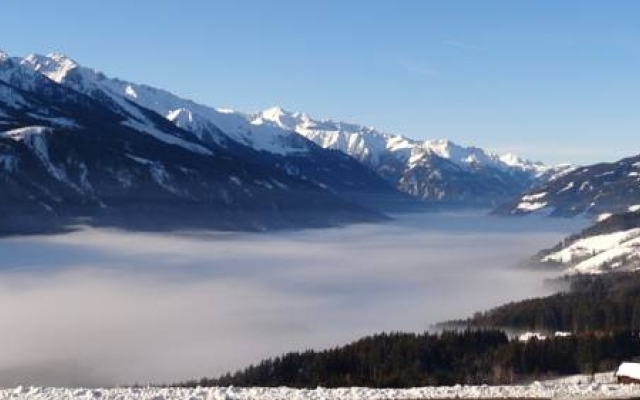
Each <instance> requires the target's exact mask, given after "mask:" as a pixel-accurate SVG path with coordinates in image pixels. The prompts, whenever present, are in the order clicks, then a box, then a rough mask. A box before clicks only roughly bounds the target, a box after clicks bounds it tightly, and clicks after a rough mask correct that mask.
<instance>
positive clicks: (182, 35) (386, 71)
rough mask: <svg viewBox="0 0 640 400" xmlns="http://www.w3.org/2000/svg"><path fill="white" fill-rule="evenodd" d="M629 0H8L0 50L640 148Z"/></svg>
mask: <svg viewBox="0 0 640 400" xmlns="http://www.w3.org/2000/svg"><path fill="white" fill-rule="evenodd" d="M639 15H640V2H635V1H609V2H605V1H597V2H592V1H578V0H575V1H542V0H538V1H526V2H525V1H511V2H508V1H438V2H436V1H412V0H405V1H399V0H396V1H392V0H389V1H365V0H352V1H344V0H342V1H340V0H324V1H315V2H312V1H299V0H298V1H294V0H271V1H258V0H255V1H246V0H234V1H225V2H222V1H215V0H183V1H181V2H176V1H164V0H155V1H145V0H136V1H132V0H110V1H108V2H97V1H86V0H64V1H59V2H52V1H39V0H34V1H28V2H27V1H6V2H3V4H2V23H0V38H1V39H0V48H1V49H3V50H5V51H7V52H9V53H10V54H12V55H16V56H24V55H27V54H29V53H33V52H38V53H49V52H52V51H61V52H64V53H66V54H68V55H69V56H71V57H72V58H75V59H76V60H78V61H79V62H80V63H82V64H84V65H87V66H91V67H94V68H97V69H100V70H102V71H104V72H105V73H107V74H108V75H111V76H118V77H122V78H126V79H128V80H133V81H136V82H141V83H149V84H152V85H157V86H160V87H163V88H166V89H169V90H171V91H174V92H176V93H178V94H181V95H183V96H185V97H189V98H193V99H194V100H197V101H200V102H203V103H206V104H209V105H213V106H217V107H231V108H235V109H239V110H243V111H256V110H260V109H263V108H267V107H269V106H272V105H281V106H283V107H284V108H287V109H291V110H298V111H305V112H308V113H309V114H311V115H313V116H317V117H324V118H334V119H343V120H347V121H351V122H359V123H363V124H367V125H373V126H376V127H378V128H381V129H383V130H386V131H389V132H393V133H400V134H403V135H406V136H409V137H413V138H449V139H452V140H454V141H457V142H460V143H462V144H467V145H477V146H480V147H486V148H488V149H492V150H496V151H513V152H516V153H519V154H522V155H524V156H527V157H530V158H533V159H539V160H542V161H545V162H564V161H570V162H576V163H589V162H596V161H604V160H614V159H617V158H620V157H623V156H628V155H633V154H635V153H640V112H639V111H640V107H639V106H640V23H638V16H639Z"/></svg>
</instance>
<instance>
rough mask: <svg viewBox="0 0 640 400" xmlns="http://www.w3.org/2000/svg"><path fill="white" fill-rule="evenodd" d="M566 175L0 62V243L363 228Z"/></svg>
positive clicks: (99, 76)
mask: <svg viewBox="0 0 640 400" xmlns="http://www.w3.org/2000/svg"><path fill="white" fill-rule="evenodd" d="M564 169H565V167H559V168H556V167H553V168H550V167H546V166H544V165H542V164H539V163H533V162H530V161H527V160H525V159H522V158H520V157H517V156H514V155H496V154H493V153H490V152H487V151H484V150H482V149H479V148H474V147H464V146H459V145H456V144H454V143H452V142H450V141H446V140H438V141H416V140H411V139H407V138H405V137H402V136H399V135H392V134H387V133H382V132H379V131H377V130H376V129H374V128H369V127H364V126H361V125H357V124H350V123H344V122H335V121H331V120H316V119H313V118H311V117H310V116H308V115H307V114H303V113H293V112H287V111H285V110H283V109H281V108H278V107H275V108H271V109H268V110H265V111H262V112H258V113H242V112H237V111H232V110H226V109H216V108H213V107H209V106H205V105H202V104H198V103H195V102H193V101H191V100H187V99H184V98H181V97H179V96H177V95H175V94H172V93H170V92H168V91H165V90H162V89H158V88H153V87H151V86H147V85H142V84H136V83H132V82H127V81H124V80H121V79H116V78H110V77H107V76H106V75H105V74H103V73H101V72H99V71H98V70H95V69H92V68H88V67H84V66H81V65H80V64H79V63H77V62H76V61H74V60H72V59H71V58H69V57H67V56H65V55H62V54H57V53H55V54H50V55H47V56H42V55H30V56H28V57H25V58H19V57H10V56H9V55H7V54H6V53H1V52H0V179H1V180H0V185H2V191H1V192H2V194H0V213H2V214H3V217H2V218H3V221H4V223H3V224H2V225H3V226H2V228H1V229H2V230H4V231H23V230H30V229H33V230H34V231H41V230H42V229H49V228H50V229H54V230H55V229H59V227H60V226H61V224H65V225H66V224H70V223H72V222H73V221H77V220H78V219H82V220H83V221H91V223H94V224H117V225H132V224H133V225H135V226H141V227H149V228H157V227H171V228H175V227H176V224H177V226H178V227H185V228H188V227H193V226H200V225H204V226H208V227H214V228H219V229H233V230H235V229H249V230H264V229H271V228H278V227H297V226H327V225H333V224H337V223H347V222H358V221H374V220H380V219H384V218H385V216H384V214H383V213H384V212H387V211H406V210H415V209H422V208H424V207H428V206H434V205H438V206H450V205H455V206H475V207H489V206H494V205H498V204H501V203H504V202H505V201H508V200H510V199H512V198H514V197H516V196H518V195H520V194H521V193H522V192H523V191H524V190H527V189H529V188H530V187H532V186H533V185H537V184H541V183H543V182H546V181H547V180H548V179H549V177H551V176H554V175H555V174H557V173H558V171H562V170H564ZM26 227H33V228H26Z"/></svg>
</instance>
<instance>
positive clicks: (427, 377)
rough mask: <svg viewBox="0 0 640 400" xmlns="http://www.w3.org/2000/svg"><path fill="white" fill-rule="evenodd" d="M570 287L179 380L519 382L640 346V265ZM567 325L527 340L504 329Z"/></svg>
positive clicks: (580, 368)
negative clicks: (419, 328)
mask: <svg viewBox="0 0 640 400" xmlns="http://www.w3.org/2000/svg"><path fill="white" fill-rule="evenodd" d="M564 279H565V281H566V283H568V285H567V287H568V289H567V290H565V291H563V292H561V293H558V294H556V295H552V296H547V297H542V298H536V299H531V300H525V301H519V302H513V303H509V304H506V305H504V306H501V307H498V308H495V309H493V310H489V311H487V312H483V313H476V314H475V315H474V316H473V317H471V318H469V319H467V320H464V321H452V322H451V323H447V324H450V325H447V324H443V326H454V325H455V326H458V327H459V326H461V325H462V326H463V327H464V328H463V329H457V330H446V328H445V330H444V331H442V332H440V333H428V332H426V333H422V334H414V333H383V334H378V335H374V336H370V337H365V338H363V339H360V340H357V341H355V342H353V343H351V344H348V345H346V346H342V347H336V348H332V349H329V350H323V351H313V350H308V351H304V352H293V353H288V354H286V355H283V356H280V357H275V358H271V359H268V360H264V361H262V362H261V363H259V364H257V365H252V366H250V367H248V368H246V369H244V370H241V371H238V372H235V373H233V374H231V373H228V374H225V375H223V376H220V377H218V378H212V379H210V378H203V379H200V380H192V381H188V382H183V383H180V384H178V386H189V387H191V386H229V385H233V386H239V387H249V386H264V387H274V386H289V387H295V388H315V387H318V386H322V387H329V388H333V387H350V386H366V387H376V388H382V387H391V388H408V387H417V386H441V385H454V384H469V385H472V384H473V385H480V384H490V385H498V384H515V383H526V382H531V381H534V380H540V379H550V378H555V377H560V376H566V375H572V374H578V373H582V374H592V373H595V372H604V371H611V370H613V369H615V368H616V367H617V366H618V364H619V363H620V362H622V361H625V360H629V359H632V358H634V357H637V356H638V355H639V354H640V332H639V329H640V326H638V325H640V274H635V273H625V274H612V275H603V276H574V277H570V278H569V277H568V278H564ZM509 329H514V330H520V331H522V330H535V331H538V332H551V333H553V332H554V331H570V332H573V334H572V335H571V336H567V337H553V335H551V336H550V338H549V339H546V340H537V339H532V340H529V341H526V342H523V341H519V340H518V339H517V338H510V337H509V335H508V334H507V333H506V331H507V330H509Z"/></svg>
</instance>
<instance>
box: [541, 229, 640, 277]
mask: <svg viewBox="0 0 640 400" xmlns="http://www.w3.org/2000/svg"><path fill="white" fill-rule="evenodd" d="M638 258H640V229H638V228H634V229H629V230H624V231H619V232H613V233H608V234H603V235H596V236H591V237H587V238H584V239H580V240H577V241H575V242H574V243H572V244H570V245H569V246H566V247H564V248H562V249H561V250H559V251H557V252H555V253H551V254H549V255H547V256H545V257H544V258H543V259H542V261H543V262H556V263H561V264H564V265H567V266H570V268H569V270H568V271H569V272H571V273H582V274H597V273H602V272H604V271H609V270H625V269H635V268H636V264H637V263H634V262H632V261H634V260H638Z"/></svg>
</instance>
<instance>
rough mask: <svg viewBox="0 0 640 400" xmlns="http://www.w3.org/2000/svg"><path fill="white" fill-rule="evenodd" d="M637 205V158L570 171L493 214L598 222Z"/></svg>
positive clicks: (639, 183)
mask: <svg viewBox="0 0 640 400" xmlns="http://www.w3.org/2000/svg"><path fill="white" fill-rule="evenodd" d="M637 204H640V156H634V157H630V158H625V159H622V160H619V161H616V162H612V163H598V164H594V165H589V166H584V167H573V168H569V169H567V170H565V171H564V172H563V173H560V174H557V175H556V176H553V177H552V178H551V179H549V180H548V181H546V182H543V183H541V184H539V185H537V186H535V187H534V188H532V189H530V190H529V191H527V192H525V193H524V194H522V195H521V196H519V197H518V198H516V199H515V200H513V201H511V202H508V203H506V204H504V205H502V206H501V207H499V208H498V209H497V210H496V213H497V214H501V215H527V214H533V213H537V214H545V215H551V216H557V217H575V216H579V215H584V216H587V217H593V218H596V219H597V218H599V217H601V216H607V215H610V214H619V213H624V212H627V211H629V209H630V207H634V206H636V205H637Z"/></svg>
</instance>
